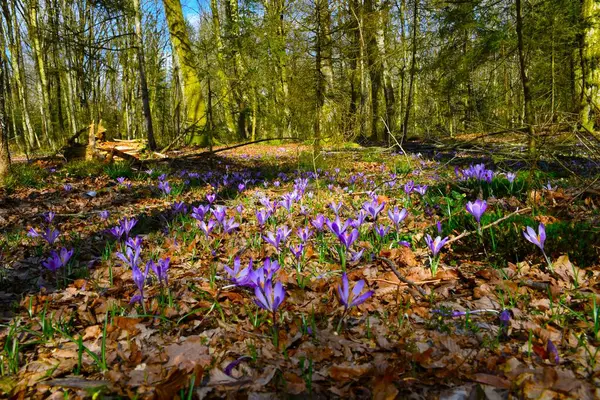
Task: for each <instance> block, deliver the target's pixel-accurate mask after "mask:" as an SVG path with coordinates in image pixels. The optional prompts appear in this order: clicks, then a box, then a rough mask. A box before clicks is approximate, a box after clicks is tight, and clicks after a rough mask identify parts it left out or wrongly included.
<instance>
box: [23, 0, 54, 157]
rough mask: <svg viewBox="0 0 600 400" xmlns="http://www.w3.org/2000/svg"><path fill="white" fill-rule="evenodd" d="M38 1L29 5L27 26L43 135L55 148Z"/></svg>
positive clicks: (34, 0) (35, 0)
mask: <svg viewBox="0 0 600 400" xmlns="http://www.w3.org/2000/svg"><path fill="white" fill-rule="evenodd" d="M38 8H39V3H38V0H33V1H32V2H31V4H29V14H28V15H27V24H28V30H29V37H30V39H31V48H32V51H33V57H34V60H35V67H36V70H37V74H38V80H37V82H36V83H37V90H38V95H39V96H40V115H41V117H42V134H43V135H44V138H45V139H46V142H47V143H48V144H49V145H51V146H52V147H54V146H53V143H54V135H53V129H52V120H51V113H50V95H49V93H48V76H47V74H46V61H45V60H44V49H42V45H41V41H40V30H39V26H38V25H39V23H38Z"/></svg>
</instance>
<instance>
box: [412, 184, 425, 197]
mask: <svg viewBox="0 0 600 400" xmlns="http://www.w3.org/2000/svg"><path fill="white" fill-rule="evenodd" d="M428 187H429V186H427V185H417V186H415V189H414V190H415V192H417V193H419V194H420V195H421V196H425V193H427V188H428Z"/></svg>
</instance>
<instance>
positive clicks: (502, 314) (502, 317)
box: [499, 309, 510, 329]
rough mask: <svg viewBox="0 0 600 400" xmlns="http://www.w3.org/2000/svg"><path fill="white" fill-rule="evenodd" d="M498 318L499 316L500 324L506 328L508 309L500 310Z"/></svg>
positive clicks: (508, 316) (508, 319)
mask: <svg viewBox="0 0 600 400" xmlns="http://www.w3.org/2000/svg"><path fill="white" fill-rule="evenodd" d="M499 318H500V324H501V325H502V327H503V328H504V329H506V328H508V324H509V322H510V311H508V310H507V309H504V310H502V311H501V312H500V315H499Z"/></svg>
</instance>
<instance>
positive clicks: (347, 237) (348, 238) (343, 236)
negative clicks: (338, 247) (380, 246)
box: [337, 229, 358, 249]
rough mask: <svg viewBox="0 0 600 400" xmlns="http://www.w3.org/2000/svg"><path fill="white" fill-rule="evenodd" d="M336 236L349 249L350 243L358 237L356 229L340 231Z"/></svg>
mask: <svg viewBox="0 0 600 400" xmlns="http://www.w3.org/2000/svg"><path fill="white" fill-rule="evenodd" d="M337 237H338V239H339V241H340V242H341V243H342V244H343V245H344V247H345V248H346V249H349V248H350V246H352V243H354V242H355V241H356V239H358V229H353V230H352V232H345V233H340V234H339V235H337Z"/></svg>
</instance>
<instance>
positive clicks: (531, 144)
mask: <svg viewBox="0 0 600 400" xmlns="http://www.w3.org/2000/svg"><path fill="white" fill-rule="evenodd" d="M516 9H517V50H518V53H519V73H520V75H521V85H522V86H523V112H524V122H525V125H526V127H527V134H528V152H529V155H530V157H531V158H532V160H533V159H534V158H535V155H536V152H537V149H536V138H535V130H534V127H533V114H532V109H531V90H530V88H529V77H528V76H527V65H526V61H525V45H524V42H523V15H522V9H521V0H516Z"/></svg>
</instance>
